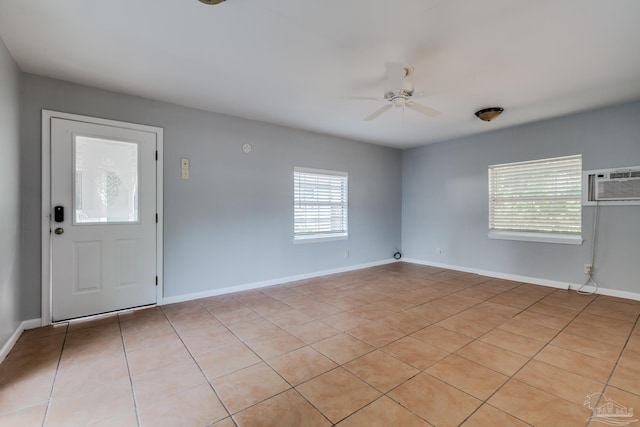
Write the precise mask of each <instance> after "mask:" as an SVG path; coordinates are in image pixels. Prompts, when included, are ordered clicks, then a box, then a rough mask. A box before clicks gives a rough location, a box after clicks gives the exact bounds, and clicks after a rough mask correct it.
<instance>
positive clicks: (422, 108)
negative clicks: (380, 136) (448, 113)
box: [351, 62, 441, 121]
mask: <svg viewBox="0 0 640 427" xmlns="http://www.w3.org/2000/svg"><path fill="white" fill-rule="evenodd" d="M385 67H386V70H387V72H386V75H387V84H388V86H387V88H385V93H384V98H370V97H351V99H363V100H372V101H387V104H386V105H384V106H383V107H381V108H379V109H378V110H376V111H374V112H373V113H371V114H370V115H368V116H367V117H365V118H364V120H365V121H371V120H375V119H377V118H378V117H380V116H381V115H382V114H383V113H384V112H386V111H387V110H389V109H390V108H391V107H394V106H395V107H398V108H400V107H401V108H403V109H404V107H407V108H409V109H410V110H413V111H416V112H418V113H420V114H424V115H425V116H428V117H435V116H437V115H438V114H441V113H440V111H438V110H435V109H433V108H431V107H427V106H426V105H422V104H420V103H418V102H415V101H413V100H412V98H414V97H420V94H416V93H415V92H414V89H413V85H412V84H411V83H410V82H409V81H407V80H405V78H406V77H408V76H410V75H411V74H412V73H413V67H412V66H410V65H406V64H402V63H400V62H386V63H385Z"/></svg>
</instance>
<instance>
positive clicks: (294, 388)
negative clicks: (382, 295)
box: [172, 301, 337, 425]
mask: <svg viewBox="0 0 640 427" xmlns="http://www.w3.org/2000/svg"><path fill="white" fill-rule="evenodd" d="M238 302H240V301H238ZM198 304H199V305H200V306H201V307H202V308H203V309H204V310H205V311H206V312H207V313H209V314H210V315H211V316H212V317H213V318H214V319H216V320H217V321H218V322H219V323H220V324H221V325H223V326H224V327H225V328H226V329H227V330H228V331H229V332H230V333H232V334H233V336H235V337H236V338H237V339H238V340H239V341H240V343H242V344H243V345H244V346H246V347H247V348H248V349H249V350H250V351H251V352H252V353H253V354H255V355H256V357H258V358H259V359H260V360H261V362H256V363H253V364H251V365H249V366H245V367H244V368H240V369H238V370H236V371H233V372H230V373H228V374H225V375H222V376H220V377H219V378H222V377H225V376H227V375H231V374H232V373H234V372H238V371H240V370H242V369H246V368H249V367H251V366H255V365H257V364H259V363H264V364H265V365H267V366H268V367H269V368H270V369H271V370H273V371H274V372H275V373H276V374H277V375H278V376H279V377H280V378H282V380H283V381H284V382H286V383H287V384H288V385H289V386H290V387H289V388H288V389H286V390H283V391H281V392H279V393H276V394H274V395H273V396H269V397H268V398H266V399H264V400H261V401H259V402H256V403H254V404H252V405H250V406H248V407H246V408H243V409H241V410H240V411H238V412H234V413H231V411H230V410H229V409H228V408H227V406H226V404H225V403H224V402H223V401H222V399H221V398H220V396H219V395H218V392H217V391H216V389H215V387H214V386H213V384H211V381H209V378H208V377H207V376H206V375H205V374H204V371H202V368H200V365H199V364H198V362H197V361H196V360H195V358H194V362H196V365H198V369H200V371H201V372H202V374H203V375H204V377H205V378H206V379H207V382H209V385H210V386H211V388H212V389H213V390H214V392H215V393H216V396H218V399H219V400H220V402H221V403H222V404H223V405H224V406H225V409H226V410H227V412H228V413H229V416H230V417H231V419H232V420H233V422H234V423H235V424H236V425H237V424H238V423H237V422H236V419H235V415H237V414H239V413H240V412H242V411H246V410H247V409H249V408H252V407H254V406H256V405H259V404H260V403H262V402H265V401H267V400H269V399H271V398H274V397H276V396H279V395H281V394H283V393H285V392H287V391H289V390H293V391H295V392H296V393H298V395H300V396H301V397H302V398H303V399H304V400H305V401H306V402H308V403H309V404H310V405H311V406H312V407H313V408H314V409H315V410H317V411H318V413H319V414H320V415H322V416H323V417H324V418H325V419H327V421H329V422H330V423H331V420H329V419H328V418H327V417H326V415H325V414H324V413H322V411H320V409H319V408H316V406H315V405H314V404H313V403H311V402H309V400H307V398H306V397H304V395H303V394H302V393H300V392H299V391H298V390H297V389H296V386H294V385H293V384H291V383H290V382H289V381H287V379H286V378H284V377H283V376H282V375H281V374H280V373H279V372H278V371H276V370H275V369H273V367H272V366H271V364H269V362H268V361H267V360H266V359H264V358H262V356H260V355H259V354H257V353H256V352H255V351H254V350H253V349H252V348H251V347H249V346H248V345H246V344H245V343H244V341H243V340H241V339H240V337H238V336H237V335H236V334H234V333H233V331H231V330H230V329H229V327H228V326H227V325H226V324H224V323H223V322H221V321H220V320H218V318H217V317H215V314H213V313H212V312H211V311H210V310H209V309H208V308H207V307H205V306H203V305H202V304H201V303H200V302H198ZM240 304H242V305H244V304H243V303H241V302H240ZM245 307H246V308H248V309H249V310H251V311H254V310H252V309H251V307H248V306H245ZM294 310H295V308H294ZM254 313H256V312H255V311H254ZM257 314H258V315H259V316H260V317H262V318H264V316H262V315H261V314H260V313H257ZM266 320H267V321H269V320H268V319H266ZM271 323H272V324H274V323H273V322H271ZM274 325H275V324H274ZM172 326H173V324H172ZM275 326H277V327H278V328H280V329H281V330H283V331H284V332H287V331H286V330H284V329H283V328H281V327H280V326H278V325H275ZM176 333H177V331H176ZM287 333H288V332H287ZM178 335H180V334H178ZM185 347H186V345H185ZM304 347H311V345H310V344H306V343H305V345H304V346H302V347H299V348H297V349H294V350H291V351H295V350H299V349H300V348H304ZM187 351H189V349H187ZM287 353H290V352H287ZM189 354H191V351H189ZM283 354H286V353H283ZM192 357H193V356H192ZM275 357H278V356H274V357H273V358H275ZM336 368H337V367H336ZM333 369H335V368H333ZM333 369H331V370H333ZM331 370H329V371H327V372H330V371H331ZM324 373H326V372H324ZM324 373H322V374H318V375H317V376H316V377H314V378H317V377H318V376H320V375H323V374H324ZM305 382H306V381H305ZM301 384H302V383H301ZM298 385H300V384H298ZM332 425H333V423H332Z"/></svg>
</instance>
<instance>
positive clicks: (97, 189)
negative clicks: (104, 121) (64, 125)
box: [74, 136, 139, 224]
mask: <svg viewBox="0 0 640 427" xmlns="http://www.w3.org/2000/svg"><path fill="white" fill-rule="evenodd" d="M74 152H75V155H74V156H75V158H74V161H75V180H74V187H75V188H74V195H75V197H74V210H75V215H74V223H75V224H90V223H123V222H138V192H139V189H138V144H136V143H131V142H122V141H111V140H106V139H98V138H90V137H84V136H75V138H74Z"/></svg>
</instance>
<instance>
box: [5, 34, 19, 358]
mask: <svg viewBox="0 0 640 427" xmlns="http://www.w3.org/2000/svg"><path fill="white" fill-rule="evenodd" d="M19 147H20V70H19V69H18V66H17V65H16V63H15V61H14V60H13V58H12V57H11V55H10V54H9V51H8V50H7V48H6V46H5V44H4V42H3V41H2V39H0V153H2V154H1V155H0V236H2V238H0V347H1V346H2V345H3V344H4V343H5V342H6V341H7V339H8V338H9V337H10V336H11V334H12V333H13V331H14V330H15V329H16V328H17V326H18V325H19V324H20V320H21V316H20V268H19V264H20V263H19V261H20V259H19V253H20V167H19V165H20V161H19V160H20V159H19Z"/></svg>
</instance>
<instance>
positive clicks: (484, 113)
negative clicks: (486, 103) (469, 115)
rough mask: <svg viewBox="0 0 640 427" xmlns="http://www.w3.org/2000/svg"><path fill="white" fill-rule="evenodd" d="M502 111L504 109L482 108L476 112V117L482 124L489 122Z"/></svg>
mask: <svg viewBox="0 0 640 427" xmlns="http://www.w3.org/2000/svg"><path fill="white" fill-rule="evenodd" d="M503 111H504V108H500V107H490V108H483V109H482V110H478V111H476V117H477V118H479V119H480V120H482V121H483V122H490V121H491V120H494V119H495V118H496V117H498V116H499V115H500V114H502V112H503Z"/></svg>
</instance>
